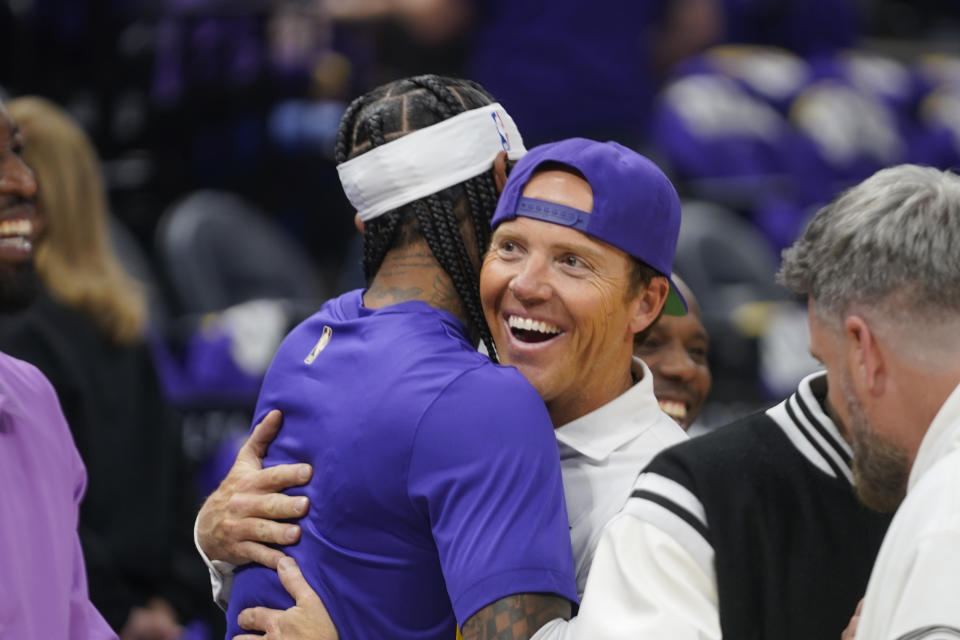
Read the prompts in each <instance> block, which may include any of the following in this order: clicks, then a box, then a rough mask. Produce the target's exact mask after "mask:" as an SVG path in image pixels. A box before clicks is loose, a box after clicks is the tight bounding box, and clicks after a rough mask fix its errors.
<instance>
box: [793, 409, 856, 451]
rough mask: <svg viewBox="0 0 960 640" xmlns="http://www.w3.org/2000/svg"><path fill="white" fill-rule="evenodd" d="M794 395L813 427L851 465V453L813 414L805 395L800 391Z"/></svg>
mask: <svg viewBox="0 0 960 640" xmlns="http://www.w3.org/2000/svg"><path fill="white" fill-rule="evenodd" d="M794 397H795V398H796V399H797V404H798V405H800V411H802V412H803V415H805V416H806V417H807V420H809V421H810V424H812V425H813V428H814V429H816V430H817V431H818V432H819V433H820V435H821V436H823V437H824V439H825V440H826V441H827V442H829V443H830V445H831V446H832V447H833V449H834V450H835V451H836V452H837V453H838V454H839V455H840V459H841V460H843V461H844V462H845V463H847V466H848V467H849V466H850V454H849V453H847V452H846V451H845V450H844V448H843V447H842V446H840V443H839V442H837V439H836V438H835V437H834V436H833V435H831V434H830V433H828V432H827V430H826V429H825V428H824V427H823V425H822V424H820V421H819V420H817V419H816V418H815V417H814V416H813V412H812V411H810V407H808V406H807V403H806V402H805V401H804V399H803V396H802V395H800V394H799V393H797V394H794Z"/></svg>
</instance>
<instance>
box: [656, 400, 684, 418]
mask: <svg viewBox="0 0 960 640" xmlns="http://www.w3.org/2000/svg"><path fill="white" fill-rule="evenodd" d="M659 403H660V408H661V409H663V412H664V413H665V414H667V415H668V416H670V417H671V418H673V419H674V420H683V419H684V418H686V417H687V406H686V405H685V404H683V403H682V402H675V401H673V400H660V401H659Z"/></svg>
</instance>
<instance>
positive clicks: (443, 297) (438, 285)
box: [429, 273, 461, 310]
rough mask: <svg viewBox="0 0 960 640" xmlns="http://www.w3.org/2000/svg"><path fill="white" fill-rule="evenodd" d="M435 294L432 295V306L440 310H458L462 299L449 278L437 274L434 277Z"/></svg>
mask: <svg viewBox="0 0 960 640" xmlns="http://www.w3.org/2000/svg"><path fill="white" fill-rule="evenodd" d="M432 284H433V293H432V294H431V295H430V300H429V302H430V304H432V305H433V306H435V307H439V308H440V309H447V310H453V309H458V308H459V307H460V306H461V304H460V298H459V296H457V291H456V289H454V287H453V285H452V284H451V282H450V280H449V279H448V278H445V277H443V276H442V275H441V274H439V273H438V274H437V275H435V276H434V277H433V283H432Z"/></svg>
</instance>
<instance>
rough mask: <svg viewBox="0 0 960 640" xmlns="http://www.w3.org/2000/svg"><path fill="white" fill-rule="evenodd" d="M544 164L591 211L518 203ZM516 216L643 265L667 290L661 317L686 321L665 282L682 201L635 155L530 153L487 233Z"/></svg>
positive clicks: (586, 144) (621, 151)
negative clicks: (578, 179) (575, 185)
mask: <svg viewBox="0 0 960 640" xmlns="http://www.w3.org/2000/svg"><path fill="white" fill-rule="evenodd" d="M545 162H556V163H558V164H563V165H566V166H569V167H572V168H574V169H576V170H577V171H579V172H580V173H581V174H583V177H584V178H586V180H587V182H588V183H590V188H591V190H592V191H593V211H581V210H579V209H573V208H571V207H566V206H564V205H560V204H555V203H553V202H547V201H544V200H538V199H534V198H525V197H523V195H522V193H523V188H524V187H525V186H526V184H527V182H528V181H529V180H530V178H531V176H532V175H533V173H534V171H536V169H537V167H539V166H540V165H542V164H544V163H545ZM517 216H524V217H527V218H535V219H537V220H543V221H545V222H552V223H554V224H562V225H564V226H567V227H572V228H574V229H577V230H578V231H582V232H583V233H585V234H587V235H588V236H592V237H594V238H596V239H598V240H602V241H603V242H606V243H607V244H611V245H613V246H615V247H617V248H618V249H621V250H622V251H624V252H626V253H627V254H629V255H631V256H633V257H634V258H637V259H638V260H641V261H643V262H645V263H647V264H648V265H650V266H651V267H653V268H654V269H655V270H657V271H658V272H660V274H661V275H663V276H665V277H666V278H667V280H668V281H669V282H670V294H669V295H668V296H667V301H666V304H665V305H664V307H663V313H664V314H666V315H669V316H682V315H684V314H686V312H687V302H686V300H684V299H683V296H682V295H681V294H680V292H679V291H678V290H677V286H676V284H674V282H673V279H672V278H671V277H670V274H671V272H672V269H673V254H674V251H676V248H677V236H678V235H679V233H680V198H679V197H678V196H677V191H676V189H674V188H673V185H672V184H671V183H670V180H668V179H667V176H665V175H664V174H663V172H662V171H661V170H660V169H659V168H658V167H657V166H656V165H655V164H653V163H652V162H650V161H649V160H648V159H646V158H645V157H643V156H642V155H640V154H639V153H637V152H636V151H633V150H631V149H628V148H626V147H624V146H623V145H620V144H617V143H616V142H597V141H595V140H587V139H586V138H569V139H567V140H561V141H560V142H551V143H548V144H543V145H540V146H537V147H534V148H532V149H530V150H529V151H527V153H526V155H524V156H523V157H522V158H521V159H520V160H519V161H518V162H517V164H516V165H515V166H514V167H513V170H512V171H511V172H510V177H509V179H508V180H507V184H506V186H505V187H504V188H503V193H502V194H500V200H499V201H498V202H497V209H496V211H495V212H494V214H493V220H492V221H491V223H490V224H491V227H493V228H494V229H496V228H497V226H498V225H499V224H500V223H501V222H505V221H507V220H513V219H514V218H516V217H517Z"/></svg>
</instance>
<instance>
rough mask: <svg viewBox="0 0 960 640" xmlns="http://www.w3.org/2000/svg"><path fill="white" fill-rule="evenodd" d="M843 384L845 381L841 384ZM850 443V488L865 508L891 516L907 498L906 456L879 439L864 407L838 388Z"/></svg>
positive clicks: (846, 387) (847, 387)
mask: <svg viewBox="0 0 960 640" xmlns="http://www.w3.org/2000/svg"><path fill="white" fill-rule="evenodd" d="M843 382H846V381H843ZM840 387H841V389H842V390H843V397H844V402H845V403H846V405H847V415H848V416H849V421H850V424H849V425H847V427H848V428H849V429H850V434H851V437H852V440H853V462H852V465H851V466H852V469H853V486H854V489H855V490H856V493H857V497H858V498H859V499H860V501H861V502H862V503H863V504H865V505H866V506H868V507H870V508H871V509H874V510H876V511H880V512H881V513H893V512H894V511H896V510H897V507H899V506H900V503H901V502H903V498H904V496H906V495H907V480H908V479H909V477H910V463H909V461H908V460H907V454H905V453H904V452H903V451H901V450H900V449H898V448H897V447H895V446H893V445H892V444H890V443H889V442H887V441H885V440H883V439H881V438H880V437H879V436H878V435H877V434H876V433H874V432H873V430H872V429H871V428H870V425H869V424H868V422H867V417H866V414H865V413H864V411H863V407H862V406H861V405H860V403H859V402H858V401H857V399H856V397H855V396H854V395H853V394H852V393H851V389H850V385H849V384H841V385H840Z"/></svg>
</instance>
